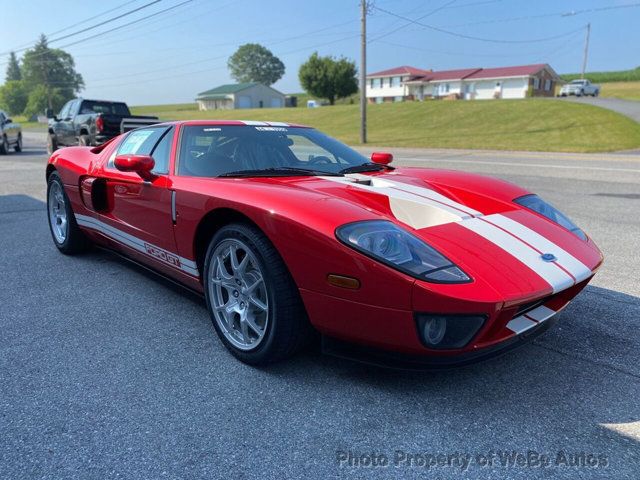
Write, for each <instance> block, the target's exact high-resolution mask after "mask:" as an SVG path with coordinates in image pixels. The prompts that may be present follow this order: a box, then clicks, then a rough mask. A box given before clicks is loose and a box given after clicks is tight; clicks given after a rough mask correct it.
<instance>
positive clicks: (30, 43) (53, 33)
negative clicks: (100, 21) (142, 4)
mask: <svg viewBox="0 0 640 480" xmlns="http://www.w3.org/2000/svg"><path fill="white" fill-rule="evenodd" d="M137 1H138V0H130V1H128V2H124V3H122V4H120V5H118V6H117V7H113V8H110V9H109V10H105V11H104V12H101V13H99V14H97V15H94V16H92V17H89V18H85V19H84V20H82V21H80V22H76V23H74V24H73V25H69V26H67V27H64V28H61V29H60V30H56V31H55V32H50V33H46V34H45V35H46V36H47V37H50V36H52V35H56V34H58V33H60V32H64V31H65V30H69V29H70V28H74V27H77V26H78V25H82V24H83V23H87V22H89V21H91V20H94V19H96V18H98V17H101V16H103V15H106V14H107V13H111V12H113V11H115V10H118V9H120V8H122V7H125V6H127V5H130V4H132V3H136V2H137ZM37 41H38V39H36V40H32V41H30V42H27V43H22V44H20V45H16V46H15V47H13V49H11V50H7V51H6V52H3V53H0V55H6V54H7V53H9V52H15V51H16V49H18V48H22V47H30V46H31V45H33V44H34V43H36V42H37Z"/></svg>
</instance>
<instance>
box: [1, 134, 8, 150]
mask: <svg viewBox="0 0 640 480" xmlns="http://www.w3.org/2000/svg"><path fill="white" fill-rule="evenodd" d="M7 153H9V140H7V136H6V135H3V136H2V137H0V155H6V154H7Z"/></svg>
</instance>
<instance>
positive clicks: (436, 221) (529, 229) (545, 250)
mask: <svg viewBox="0 0 640 480" xmlns="http://www.w3.org/2000/svg"><path fill="white" fill-rule="evenodd" d="M270 180H271V181H272V182H274V180H275V183H278V184H280V185H283V184H285V185H286V186H287V187H289V188H287V189H286V190H288V191H289V192H291V191H292V190H297V191H298V192H300V191H305V192H308V193H313V195H309V197H310V198H313V199H314V200H318V199H321V200H320V202H322V203H318V202H316V201H314V202H313V203H312V206H310V205H308V204H305V202H300V203H298V202H296V206H295V207H293V208H294V209H300V208H302V209H304V210H308V209H309V208H312V209H313V210H314V212H313V217H314V219H317V218H322V219H323V221H322V225H324V226H327V225H328V228H327V230H328V229H331V232H329V231H327V234H330V233H331V234H332V233H333V230H335V228H337V227H339V226H340V225H342V224H344V223H349V222H351V221H358V220H373V219H384V220H389V221H392V222H394V223H397V224H399V225H401V226H403V227H404V228H405V229H407V230H409V231H411V232H412V233H413V234H414V235H416V236H418V237H420V238H421V239H423V240H424V241H425V242H427V243H428V244H430V245H431V246H433V247H435V248H436V249H438V250H439V251H440V252H441V253H442V254H444V255H445V256H447V257H448V258H449V259H451V260H452V261H453V262H454V263H456V264H457V265H459V266H460V267H461V268H462V269H463V270H465V272H467V273H468V274H469V275H470V276H471V277H472V278H474V279H475V280H477V281H482V282H485V283H486V284H487V285H498V286H499V290H500V295H501V296H503V297H505V298H509V297H512V298H521V297H522V295H523V293H526V294H530V295H531V296H536V295H541V294H547V293H551V292H555V291H560V290H563V289H565V288H568V287H570V286H572V285H575V284H576V283H580V282H582V281H583V280H586V279H588V278H590V277H591V276H592V275H593V273H594V271H595V269H597V268H598V266H599V265H600V263H601V262H602V255H601V253H600V251H599V250H598V248H597V247H596V246H595V244H594V243H593V242H592V241H591V240H590V239H587V240H586V241H584V240H581V239H580V238H578V237H577V236H576V235H575V234H573V233H571V232H570V231H568V230H566V229H565V228H563V227H561V226H559V225H557V224H555V223H553V222H552V221H550V220H548V219H546V218H545V217H543V216H541V215H539V214H537V213H535V212H532V211H530V210H528V209H526V208H524V207H521V206H520V205H518V204H516V203H514V202H513V200H514V199H515V198H518V197H520V196H522V195H527V194H529V193H530V192H528V191H527V190H525V189H523V188H520V187H518V186H516V185H513V184H511V183H509V182H505V181H502V180H498V179H494V178H490V177H485V176H481V175H475V174H470V173H464V172H458V171H451V170H431V169H421V168H398V169H397V170H395V171H390V172H381V173H375V174H349V175H345V176H344V177H331V176H326V177H300V178H291V177H289V178H286V179H284V178H283V179H270ZM272 185H273V183H272ZM290 187H295V188H294V189H291V188H290ZM301 198H302V197H301ZM313 221H314V220H309V222H310V223H312V222H313Z"/></svg>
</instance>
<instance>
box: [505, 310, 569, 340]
mask: <svg viewBox="0 0 640 480" xmlns="http://www.w3.org/2000/svg"><path fill="white" fill-rule="evenodd" d="M556 313H558V312H556V311H555V310H551V309H550V308H547V307H545V306H544V305H541V306H539V307H537V308H534V309H533V310H531V311H529V312H527V313H525V314H524V315H519V316H517V317H515V318H514V319H512V320H511V321H510V322H509V323H507V328H508V329H509V330H511V331H512V332H514V333H517V334H520V333H522V332H525V331H527V330H529V329H530V328H533V327H535V326H536V325H538V324H539V323H542V322H544V321H545V320H548V319H550V318H551V317H553V316H554V315H555V314H556Z"/></svg>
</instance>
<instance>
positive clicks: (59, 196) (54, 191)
mask: <svg viewBox="0 0 640 480" xmlns="http://www.w3.org/2000/svg"><path fill="white" fill-rule="evenodd" d="M47 203H48V209H49V222H50V223H51V231H52V232H53V236H54V237H55V239H56V242H58V243H59V244H62V243H64V241H65V240H66V239H67V231H68V225H69V223H68V218H67V209H66V205H65V199H64V193H63V191H62V187H61V186H60V184H59V183H58V182H53V183H51V187H50V188H49V198H48V202H47Z"/></svg>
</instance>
